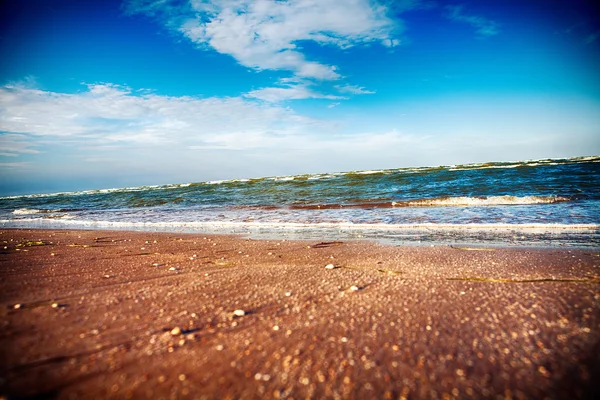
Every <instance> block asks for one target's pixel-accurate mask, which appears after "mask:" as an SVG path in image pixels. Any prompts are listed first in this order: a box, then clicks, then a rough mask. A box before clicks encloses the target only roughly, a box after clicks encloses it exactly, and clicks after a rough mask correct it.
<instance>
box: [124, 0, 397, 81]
mask: <svg viewBox="0 0 600 400" xmlns="http://www.w3.org/2000/svg"><path fill="white" fill-rule="evenodd" d="M177 4H180V2H174V1H168V0H162V1H155V0H133V1H129V2H128V3H127V7H126V10H127V12H128V13H130V14H135V13H142V14H147V15H152V16H155V17H157V18H159V19H160V20H161V22H162V23H163V24H165V25H166V26H168V27H169V28H170V29H174V30H176V31H178V32H180V33H181V34H182V35H183V36H185V37H186V38H188V39H189V40H191V41H192V42H194V43H196V44H198V45H200V46H207V47H209V48H212V49H214V50H216V51H217V52H219V53H222V54H228V55H230V56H232V57H234V58H235V59H236V60H237V61H238V62H239V63H240V64H241V65H244V66H246V67H249V68H253V69H257V70H285V71H291V72H292V73H293V74H294V75H295V76H297V77H301V78H311V79H318V80H335V79H339V78H340V77H341V76H340V74H339V72H338V70H337V67H336V66H333V65H328V64H326V63H323V62H320V61H319V60H308V59H307V58H306V56H305V55H304V54H303V52H302V49H301V48H300V47H299V46H298V45H297V43H298V42H299V41H303V40H309V41H314V42H316V43H319V44H321V45H332V46H337V47H340V48H348V47H351V46H354V45H356V44H359V43H366V42H380V43H382V44H384V45H388V46H390V45H394V44H398V40H397V35H398V34H399V33H400V32H401V30H402V26H401V24H400V22H399V21H394V20H392V19H390V18H388V17H387V15H386V13H387V10H388V9H387V7H385V6H383V5H380V4H377V3H375V2H373V1H369V0H345V1H339V0H305V1H270V0H220V1H217V0H214V1H210V0H190V1H189V2H184V3H183V4H182V5H181V6H177Z"/></svg>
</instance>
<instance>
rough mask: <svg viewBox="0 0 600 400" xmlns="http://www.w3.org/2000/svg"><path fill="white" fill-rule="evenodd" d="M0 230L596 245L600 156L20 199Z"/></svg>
mask: <svg viewBox="0 0 600 400" xmlns="http://www.w3.org/2000/svg"><path fill="white" fill-rule="evenodd" d="M0 226H2V227H37V228H79V229H135V230H153V231H178V232H205V233H242V234H250V235H251V236H255V237H274V236H277V237H281V236H283V237H289V238H300V239H313V238H314V239H319V238H324V237H328V238H331V237H335V238H346V239H348V238H371V239H377V240H381V241H385V242H390V243H396V244H400V243H440V242H441V243H484V244H501V245H506V244H517V245H544V246H554V245H566V246H578V247H589V246H592V247H598V246H600V157H598V156H596V157H585V158H575V159H566V160H536V161H523V162H514V163H482V164H469V165H458V166H442V167H431V168H400V169H392V170H378V171H354V172H345V173H330V174H312V175H310V174H307V175H297V176H286V177H266V178H257V179H238V180H229V181H217V182H200V183H187V184H172V185H162V186H150V187H146V186H145V187H135V188H122V189H106V190H93V191H83V192H72V193H54V194H43V195H29V196H13V197H5V198H1V199H0Z"/></svg>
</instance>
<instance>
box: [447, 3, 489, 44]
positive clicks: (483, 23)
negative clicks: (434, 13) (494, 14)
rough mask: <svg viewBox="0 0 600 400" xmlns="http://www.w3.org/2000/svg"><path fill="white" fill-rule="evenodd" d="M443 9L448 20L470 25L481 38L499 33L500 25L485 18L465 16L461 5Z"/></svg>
mask: <svg viewBox="0 0 600 400" xmlns="http://www.w3.org/2000/svg"><path fill="white" fill-rule="evenodd" d="M445 9H446V11H447V13H446V17H447V18H448V19H450V20H451V21H456V22H465V23H467V24H469V25H471V26H472V27H473V28H475V32H477V34H478V35H480V36H482V37H488V36H494V35H497V34H498V33H500V25H499V24H498V23H497V22H495V21H492V20H490V19H487V18H485V17H481V16H477V15H469V14H465V13H464V12H463V9H464V6H462V5H453V6H446V7H445Z"/></svg>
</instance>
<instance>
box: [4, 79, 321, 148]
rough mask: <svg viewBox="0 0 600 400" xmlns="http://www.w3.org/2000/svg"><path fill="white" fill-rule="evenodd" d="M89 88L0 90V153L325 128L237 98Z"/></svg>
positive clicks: (287, 111) (282, 133)
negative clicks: (54, 144)
mask: <svg viewBox="0 0 600 400" xmlns="http://www.w3.org/2000/svg"><path fill="white" fill-rule="evenodd" d="M88 89H89V90H88V91H85V92H81V93H75V94H67V93H56V92H47V91H42V90H39V89H29V88H25V87H18V86H10V87H6V86H5V87H1V88H0V131H2V132H6V133H7V134H4V135H2V136H0V138H1V140H2V142H1V145H2V150H3V152H4V153H6V154H9V153H10V154H20V153H35V152H36V151H37V150H36V149H35V145H36V144H38V145H39V140H40V139H43V138H54V139H53V140H55V141H62V142H71V143H72V142H80V143H82V144H83V143H84V144H85V145H86V146H89V145H90V144H91V143H95V145H97V146H100V145H102V146H106V145H111V144H117V145H118V144H122V145H127V144H130V145H136V146H140V145H141V146H155V145H162V144H169V143H170V144H182V143H187V144H190V145H193V144H194V143H195V142H199V143H204V142H210V141H214V140H223V138H224V137H227V135H231V133H232V132H236V133H237V134H238V135H243V134H244V132H264V133H265V134H273V135H280V136H287V135H295V134H297V133H298V132H299V131H301V130H309V129H314V128H315V126H320V125H322V126H326V125H327V124H326V123H322V122H320V121H317V120H313V119H310V118H307V117H303V116H300V115H298V114H296V113H295V112H294V111H292V110H291V109H289V108H283V107H279V106H276V105H269V104H268V103H259V102H256V101H251V100H245V99H243V98H239V97H237V98H214V97H213V98H198V97H189V96H184V97H171V96H160V95H156V94H152V93H143V94H137V93H136V92H133V91H132V90H131V89H129V88H126V87H120V86H115V85H110V84H98V85H89V86H88ZM292 89H293V88H292ZM25 135H28V137H29V139H27V137H26V136H25ZM36 137H38V138H37V139H36ZM26 140H27V141H26ZM238 142H239V141H238ZM240 143H241V142H240ZM6 154H5V155H6Z"/></svg>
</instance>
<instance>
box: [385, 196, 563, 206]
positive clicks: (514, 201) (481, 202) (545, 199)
mask: <svg viewBox="0 0 600 400" xmlns="http://www.w3.org/2000/svg"><path fill="white" fill-rule="evenodd" d="M565 201H569V199H568V198H566V197H559V196H522V197H519V196H489V197H464V196H462V197H443V198H435V199H421V200H412V201H406V202H392V205H393V206H410V207H477V206H513V205H532V204H552V203H558V202H565Z"/></svg>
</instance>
